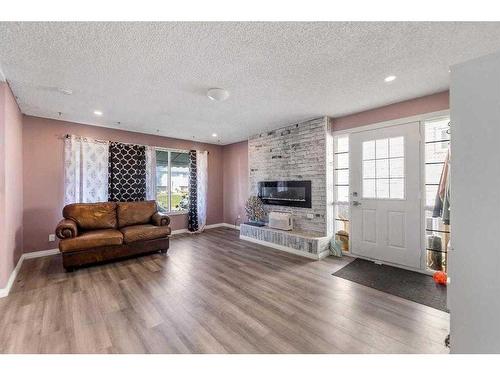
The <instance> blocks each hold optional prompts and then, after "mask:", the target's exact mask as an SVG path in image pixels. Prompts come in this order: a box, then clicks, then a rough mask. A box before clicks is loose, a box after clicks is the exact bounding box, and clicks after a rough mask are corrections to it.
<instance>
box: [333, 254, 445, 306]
mask: <svg viewBox="0 0 500 375" xmlns="http://www.w3.org/2000/svg"><path fill="white" fill-rule="evenodd" d="M332 275H333V276H337V277H341V278H343V279H346V280H350V281H354V282H355V283H358V284H361V285H364V286H368V287H370V288H373V289H377V290H380V291H382V292H385V293H389V294H392V295H394V296H398V297H401V298H405V299H408V300H410V301H414V302H417V303H421V304H422V305H426V306H430V307H433V308H435V309H438V310H441V311H446V312H448V309H447V308H446V287H445V286H443V285H437V284H436V283H435V282H434V280H433V279H432V277H431V276H428V275H424V274H421V273H418V272H413V271H408V270H404V269H401V268H397V267H391V266H386V265H378V264H375V263H373V262H370V261H368V260H364V259H359V258H357V259H355V260H353V261H352V262H351V263H349V264H348V265H347V266H345V267H343V268H341V269H340V270H338V271H337V272H335V273H333V274H332Z"/></svg>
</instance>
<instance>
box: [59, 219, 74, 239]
mask: <svg viewBox="0 0 500 375" xmlns="http://www.w3.org/2000/svg"><path fill="white" fill-rule="evenodd" d="M56 236H57V237H59V238H60V239H61V240H63V239H65V238H73V237H76V236H78V225H77V224H76V222H75V221H74V220H71V219H62V220H61V221H60V222H59V224H57V227H56Z"/></svg>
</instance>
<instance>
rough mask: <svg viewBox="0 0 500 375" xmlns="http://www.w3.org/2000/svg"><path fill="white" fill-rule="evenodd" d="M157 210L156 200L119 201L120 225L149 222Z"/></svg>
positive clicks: (120, 226) (118, 214) (121, 226)
mask: <svg viewBox="0 0 500 375" xmlns="http://www.w3.org/2000/svg"><path fill="white" fill-rule="evenodd" d="M155 212H156V201H143V202H118V203H117V216H118V227H119V228H123V227H127V226H129V225H139V224H148V223H150V222H151V216H153V215H154V213H155Z"/></svg>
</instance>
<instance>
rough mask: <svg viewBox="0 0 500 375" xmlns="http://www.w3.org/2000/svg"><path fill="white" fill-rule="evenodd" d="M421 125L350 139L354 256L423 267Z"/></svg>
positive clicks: (357, 135) (392, 128)
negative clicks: (421, 237) (421, 240)
mask: <svg viewBox="0 0 500 375" xmlns="http://www.w3.org/2000/svg"><path fill="white" fill-rule="evenodd" d="M419 128H420V127H419V123H418V122H413V123H409V124H404V125H397V126H389V127H384V128H380V129H375V130H367V131H361V132H358V133H353V134H351V136H350V167H349V170H350V171H351V184H350V186H351V190H350V194H351V197H350V201H351V202H352V203H351V222H352V226H351V230H352V234H351V248H352V253H353V254H354V255H360V256H362V257H366V258H370V259H374V260H379V261H382V262H384V261H385V262H389V263H395V264H399V265H402V266H406V267H411V268H420V256H421V251H420V188H419V186H420V149H419V143H420V130H419Z"/></svg>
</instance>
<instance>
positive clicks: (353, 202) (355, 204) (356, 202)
mask: <svg viewBox="0 0 500 375" xmlns="http://www.w3.org/2000/svg"><path fill="white" fill-rule="evenodd" d="M352 205H353V206H356V207H357V206H361V202H359V201H352Z"/></svg>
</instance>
